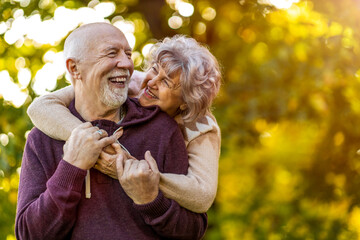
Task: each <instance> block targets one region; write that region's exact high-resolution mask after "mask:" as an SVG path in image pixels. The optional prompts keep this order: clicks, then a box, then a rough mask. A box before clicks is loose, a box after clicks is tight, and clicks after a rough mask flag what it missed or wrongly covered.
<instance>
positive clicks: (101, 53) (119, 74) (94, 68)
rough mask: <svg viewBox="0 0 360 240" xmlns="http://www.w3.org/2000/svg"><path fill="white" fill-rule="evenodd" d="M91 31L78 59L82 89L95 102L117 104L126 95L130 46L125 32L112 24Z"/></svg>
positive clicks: (131, 68) (128, 79)
mask: <svg viewBox="0 0 360 240" xmlns="http://www.w3.org/2000/svg"><path fill="white" fill-rule="evenodd" d="M98 30H99V31H95V34H94V35H91V38H93V39H94V40H92V41H91V42H90V44H89V45H90V46H89V48H88V52H87V53H85V54H84V57H83V59H81V60H80V61H79V62H78V65H77V66H78V70H79V72H80V76H81V80H82V85H83V90H84V91H86V97H87V99H88V100H89V101H92V102H93V103H94V104H95V106H97V105H98V104H99V103H100V105H105V106H107V107H110V108H111V109H115V108H119V107H120V106H121V105H122V104H123V103H124V102H125V100H126V98H127V92H128V85H129V81H130V76H131V74H132V72H133V70H134V64H133V62H132V60H131V48H130V46H129V44H128V42H127V40H126V38H125V36H124V35H123V34H122V33H121V32H120V31H118V30H117V29H116V28H114V27H105V28H101V29H98Z"/></svg>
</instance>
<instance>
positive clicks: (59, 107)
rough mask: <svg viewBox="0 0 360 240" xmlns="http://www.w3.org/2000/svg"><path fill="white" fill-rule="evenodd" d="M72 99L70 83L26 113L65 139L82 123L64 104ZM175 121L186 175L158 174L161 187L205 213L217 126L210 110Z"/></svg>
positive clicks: (213, 187)
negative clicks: (184, 149)
mask: <svg viewBox="0 0 360 240" xmlns="http://www.w3.org/2000/svg"><path fill="white" fill-rule="evenodd" d="M73 98H74V92H73V89H72V87H71V86H69V87H65V88H63V89H61V90H58V91H56V92H54V93H51V94H47V95H44V96H41V97H39V98H37V99H35V100H34V101H33V103H32V104H31V105H30V106H29V108H28V115H29V117H30V119H31V120H32V122H33V123H34V125H35V126H36V127H37V128H39V129H40V130H41V131H43V132H44V133H46V134H47V135H48V136H50V137H52V138H55V139H60V140H66V139H68V138H69V136H70V134H71V132H72V130H73V129H74V128H76V127H77V126H78V125H79V124H80V123H81V122H80V120H79V119H77V118H76V117H74V116H73V115H72V114H71V113H70V112H69V110H68V108H67V107H66V106H67V105H69V104H70V102H71V100H72V99H73ZM49 113H50V114H49ZM175 120H176V122H177V123H178V124H179V127H180V129H181V132H182V133H183V135H184V140H185V144H186V147H187V151H188V156H189V169H188V174H187V175H178V174H169V173H163V174H161V178H160V189H161V190H162V191H163V193H164V195H165V196H166V197H168V198H171V199H174V200H175V201H177V202H178V203H179V204H180V205H181V206H183V207H185V208H187V209H189V210H191V211H194V212H199V213H201V212H206V211H207V210H208V209H209V208H210V206H211V205H212V203H213V201H214V199H215V196H216V191H217V184H218V161H219V155H220V145H221V142H220V141H221V137H220V129H219V127H218V125H217V122H216V120H215V118H214V116H213V115H212V114H211V113H210V112H209V113H207V114H206V115H205V116H202V117H200V118H198V119H197V120H196V121H195V122H193V123H184V121H183V119H182V118H181V116H180V115H178V116H176V117H175Z"/></svg>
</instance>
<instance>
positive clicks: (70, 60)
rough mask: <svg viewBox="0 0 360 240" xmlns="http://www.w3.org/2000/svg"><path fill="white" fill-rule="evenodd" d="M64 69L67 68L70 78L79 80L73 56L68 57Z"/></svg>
mask: <svg viewBox="0 0 360 240" xmlns="http://www.w3.org/2000/svg"><path fill="white" fill-rule="evenodd" d="M66 69H67V70H68V72H69V74H70V75H71V77H72V79H74V80H80V79H81V76H80V72H79V69H78V66H77V62H76V60H75V59H73V58H68V59H67V60H66Z"/></svg>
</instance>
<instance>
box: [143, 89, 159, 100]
mask: <svg viewBox="0 0 360 240" xmlns="http://www.w3.org/2000/svg"><path fill="white" fill-rule="evenodd" d="M144 94H145V95H146V97H148V98H153V99H159V98H158V97H157V96H156V95H155V94H154V93H152V92H151V91H150V89H149V88H148V87H146V88H145V90H144Z"/></svg>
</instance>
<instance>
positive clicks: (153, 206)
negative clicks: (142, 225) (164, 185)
mask: <svg viewBox="0 0 360 240" xmlns="http://www.w3.org/2000/svg"><path fill="white" fill-rule="evenodd" d="M133 205H134V208H135V209H137V210H138V211H139V212H140V213H141V214H142V215H143V217H146V218H150V219H153V218H157V217H160V216H162V215H164V214H165V213H166V211H167V210H168V209H169V208H170V206H171V200H170V199H167V198H165V197H164V194H163V193H162V192H161V191H159V194H158V196H157V197H156V198H155V200H154V201H152V202H150V203H147V204H140V205H139V204H135V203H134V204H133Z"/></svg>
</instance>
